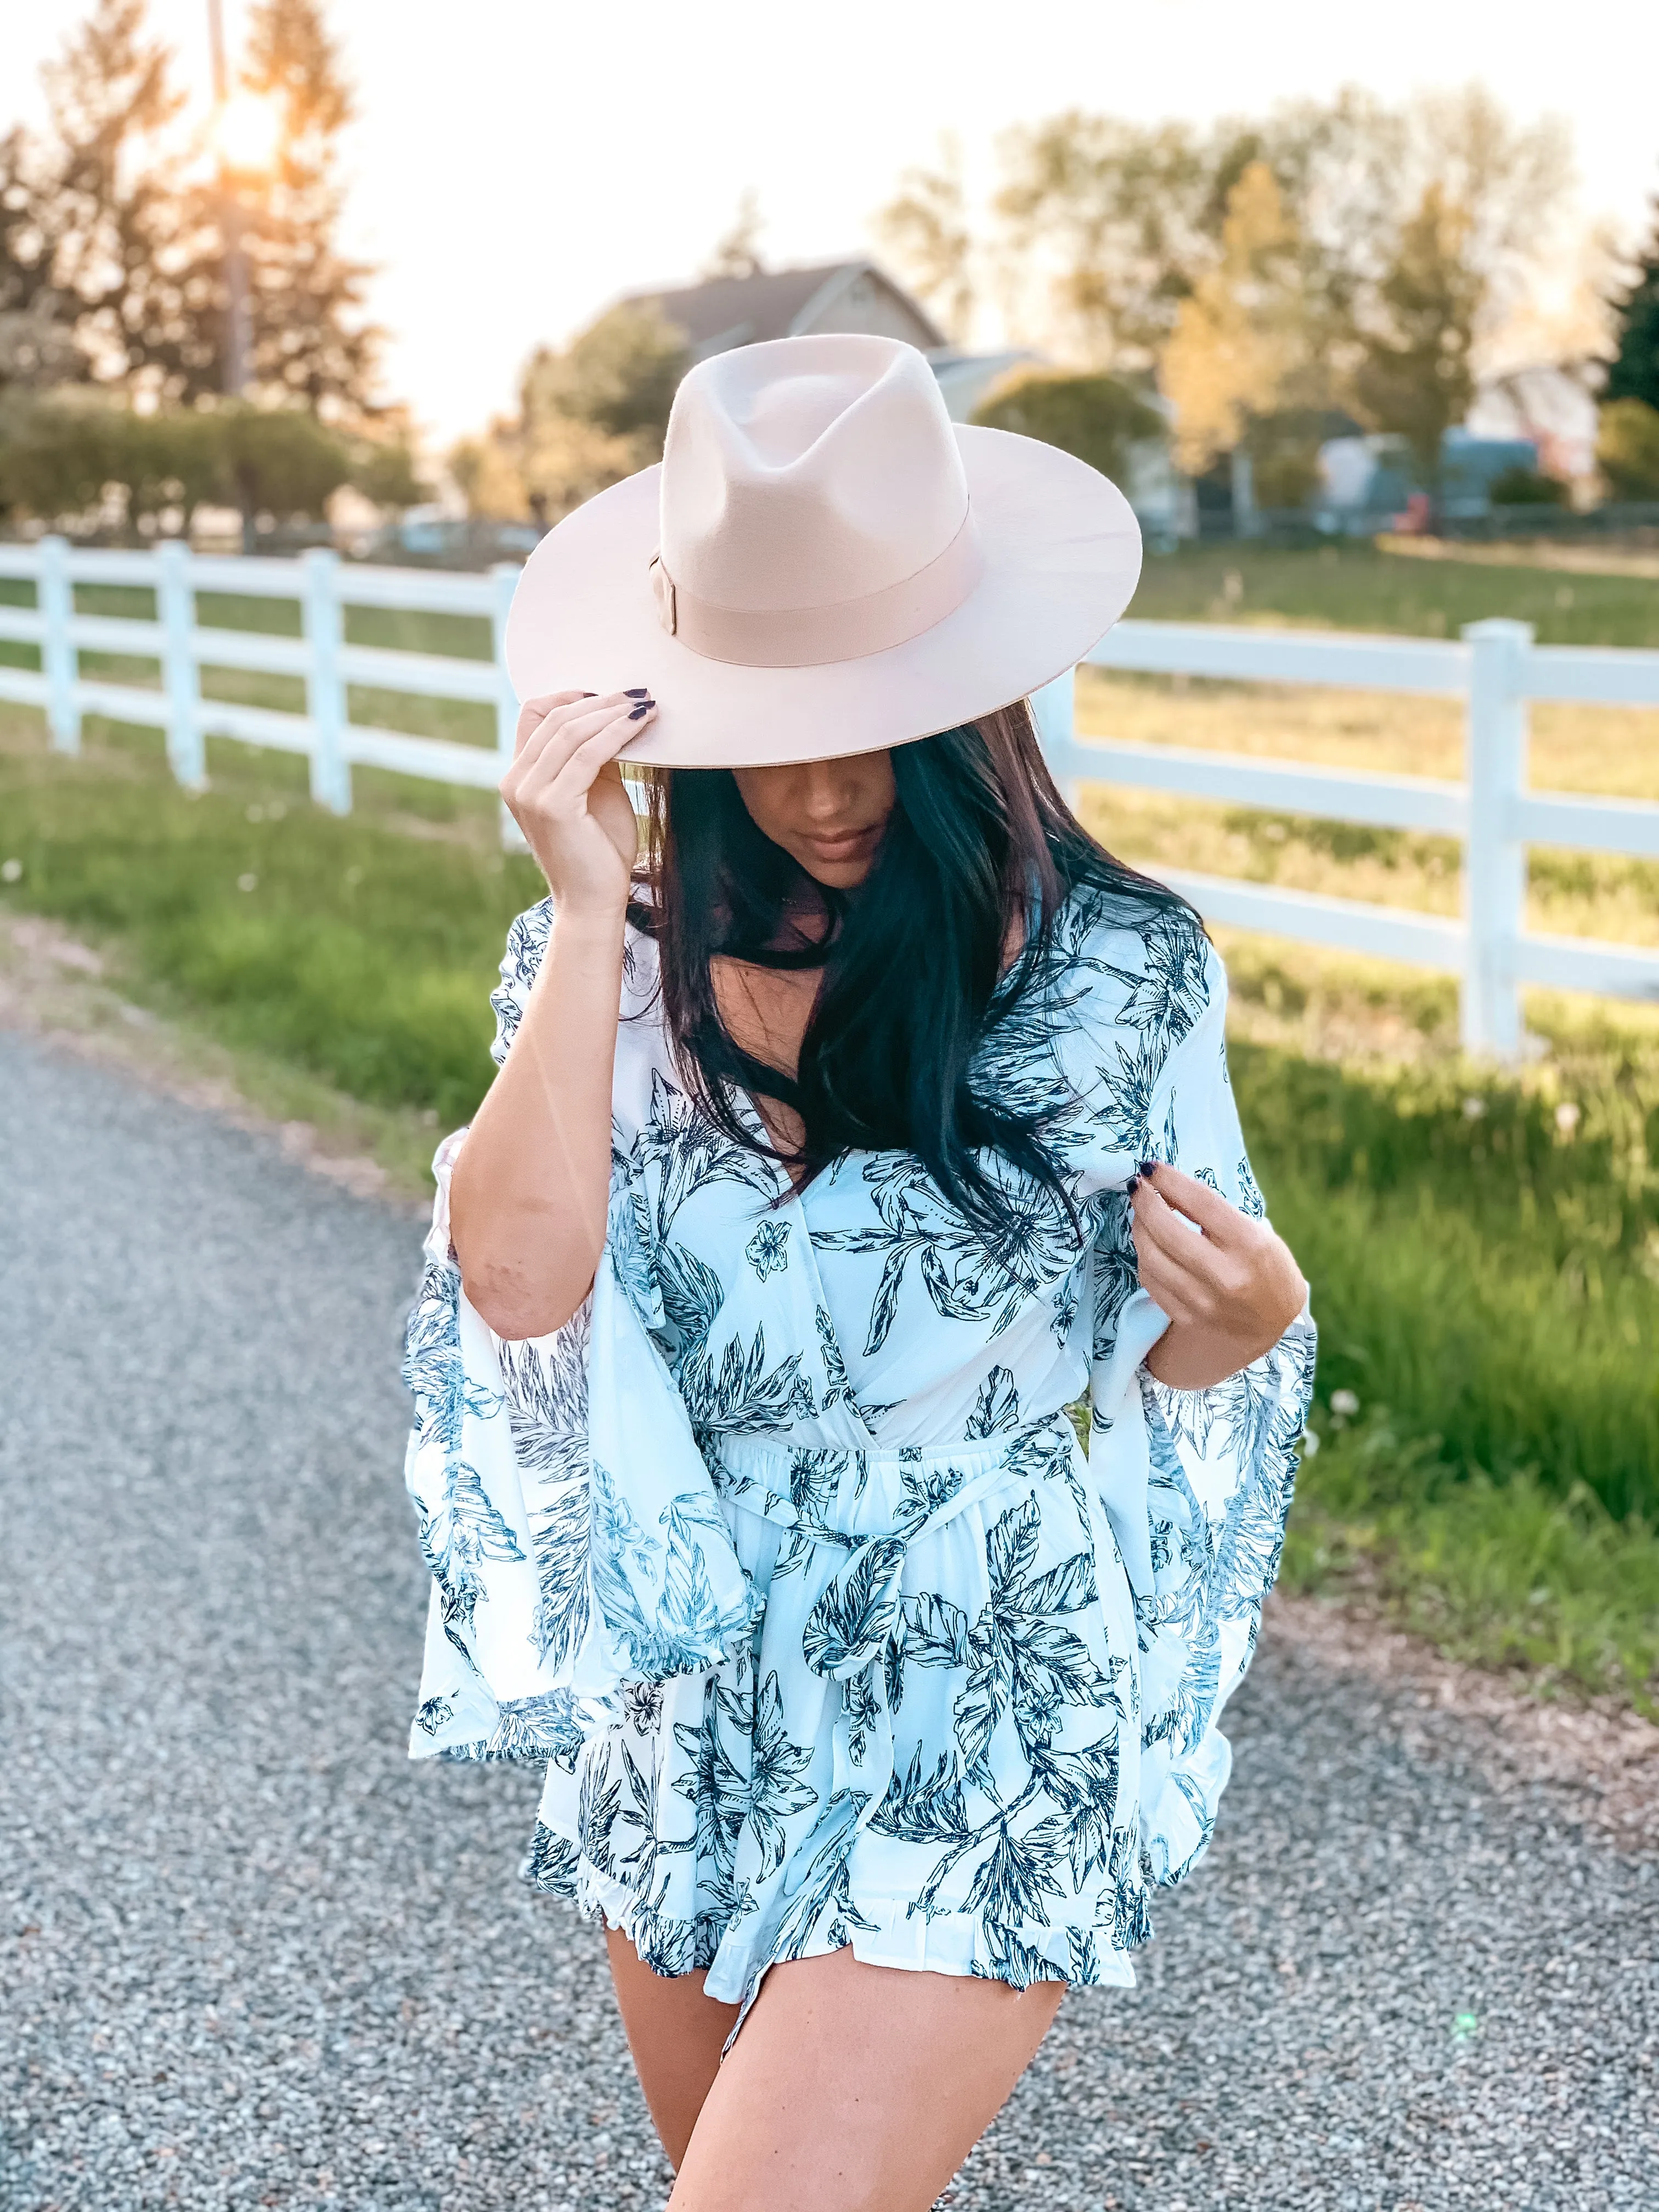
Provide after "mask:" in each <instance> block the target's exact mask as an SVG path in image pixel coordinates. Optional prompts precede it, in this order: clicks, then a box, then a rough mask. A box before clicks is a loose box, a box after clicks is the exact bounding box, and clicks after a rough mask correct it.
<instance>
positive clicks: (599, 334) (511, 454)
mask: <svg viewBox="0 0 1659 2212" xmlns="http://www.w3.org/2000/svg"><path fill="white" fill-rule="evenodd" d="M689 367H690V354H689V352H688V351H687V349H686V341H685V333H684V331H682V330H680V329H679V328H678V325H675V324H672V323H670V322H669V321H668V320H667V319H665V317H664V316H663V315H661V314H660V313H658V311H657V310H656V309H655V308H654V307H640V306H637V305H634V304H631V303H629V304H624V305H623V306H621V307H612V308H611V309H610V310H609V312H608V313H605V314H603V315H601V316H600V317H599V320H598V321H597V322H596V323H593V324H592V325H590V326H589V328H588V329H586V331H583V332H582V333H581V334H580V337H577V338H575V339H574V341H573V342H572V343H571V344H570V345H569V346H568V347H567V348H566V349H564V350H563V351H562V352H559V351H557V350H556V349H554V348H552V347H550V346H544V347H542V348H541V349H539V350H538V352H537V353H535V354H534V355H532V357H531V360H530V362H529V364H528V366H527V367H526V370H525V373H524V376H523V379H522V380H521V382H520V387H519V412H518V416H517V417H516V419H515V420H513V421H511V422H495V423H492V424H491V426H490V428H489V431H488V432H487V433H486V434H485V435H484V436H483V438H482V439H475V440H468V441H465V443H464V444H462V445H461V446H459V447H457V448H456V450H455V452H454V453H453V455H452V457H451V462H450V466H451V470H452V472H453V474H454V476H455V478H456V481H457V482H458V483H459V484H460V486H461V488H462V490H463V492H464V493H465V496H466V500H467V504H468V506H469V507H471V510H472V511H473V513H480V514H496V515H503V516H508V515H523V514H526V513H531V514H534V515H535V516H536V517H537V518H538V520H543V521H556V520H558V519H559V517H560V516H561V515H563V514H568V513H569V511H570V510H571V508H572V507H580V505H581V503H582V501H584V500H587V499H591V498H592V496H593V495H594V493H595V492H599V491H603V490H604V489H605V487H606V486H607V485H609V484H613V483H620V481H621V480H622V478H623V477H627V476H632V475H633V474H634V473H635V471H637V470H639V469H643V468H648V467H649V466H650V465H651V464H652V462H653V461H656V460H660V459H661V458H662V447H663V437H664V434H665V432H666V430H667V428H668V410H669V409H670V408H671V406H672V404H673V400H674V394H675V392H677V391H678V388H679V383H680V379H681V378H682V377H683V376H684V374H685V372H686V370H687V368H689Z"/></svg>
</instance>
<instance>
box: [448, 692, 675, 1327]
mask: <svg viewBox="0 0 1659 2212" xmlns="http://www.w3.org/2000/svg"><path fill="white" fill-rule="evenodd" d="M653 712H654V708H653V703H652V702H650V701H649V700H646V699H642V698H641V697H640V696H629V694H627V693H625V692H616V693H613V694H611V696H609V697H606V698H594V697H592V696H589V695H586V694H584V693H580V692H562V693H559V694H556V695H555V696H553V697H551V698H546V699H532V700H531V701H529V702H527V704H526V707H525V708H524V712H523V714H522V715H521V717H520V723H519V750H518V752H517V753H516V755H515V756H514V758H513V765H512V767H511V768H510V769H508V770H507V774H506V775H505V776H503V777H502V779H501V797H502V798H503V799H505V800H506V802H507V806H508V807H509V809H510V810H511V811H512V813H513V818H514V819H515V821H516V822H517V823H518V824H519V826H520V829H522V830H523V831H524V834H525V836H526V840H527V842H528V843H529V845H530V848H531V850H532V853H533V854H535V856H536V859H537V860H538V862H539V864H540V866H541V869H542V872H543V874H544V875H545V877H546V878H547V881H548V887H549V889H550V890H551V892H552V894H553V921H552V926H551V928H550V932H549V934H548V941H547V951H546V954H545V957H544V959H543V962H542V965H541V969H540V971H539V972H538V975H537V977H536V981H535V982H534V984H533V985H532V987H531V992H530V997H529V1000H528V1002H527V1003H526V1007H525V1011H524V1016H523V1018H522V1020H521V1021H520V1024H519V1028H518V1031H517V1034H516V1036H514V1038H513V1048H512V1050H511V1051H510V1052H509V1053H508V1054H507V1061H506V1064H505V1066H503V1067H502V1069H501V1073H499V1074H498V1075H497V1077H496V1078H495V1082H494V1084H493V1085H491V1087H490V1090H489V1096H488V1097H486V1098H485V1100H484V1102H483V1105H482V1106H480V1107H479V1109H478V1111H477V1115H475V1116H474V1118H473V1121H472V1126H471V1130H470V1131H469V1133H468V1135H467V1139H466V1142H465V1145H464V1146H462V1148H461V1152H460V1156H459V1158H458V1160H457V1161H456V1164H455V1171H454V1176H453V1182H452V1183H451V1186H450V1236H451V1238H452V1241H453V1244H454V1247H455V1254H456V1257H457V1259H458V1260H459V1262H460V1269H461V1279H462V1282H463V1285H465V1291H466V1295H467V1297H468V1299H469V1301H470V1302H471V1304H472V1305H473V1307H474V1308H475V1309H476V1310H477V1312H478V1313H479V1314H480V1315H482V1316H483V1319H484V1320H485V1321H486V1322H488V1323H489V1327H490V1328H493V1329H494V1330H495V1334H497V1335H498V1336H503V1337H509V1338H520V1337H529V1336H544V1335H546V1334H548V1333H549V1332H550V1330H552V1329H556V1328H562V1326H563V1325H564V1323H565V1322H567V1321H568V1320H569V1318H570V1316H571V1315H572V1314H574V1312H575V1310H576V1309H577V1307H578V1306H580V1304H581V1302H582V1300H583V1299H584V1298H585V1297H586V1295H587V1292H588V1290H589V1287H590V1286H591V1285H592V1280H593V1271H594V1269H595V1267H597V1266H598V1264H599V1254H600V1252H601V1251H602V1250H603V1249H604V1245H605V1214H606V1209H607V1205H608V1201H609V1198H610V1189H611V1078H612V1073H613V1070H614V1066H615V1061H616V1051H617V1018H618V1012H619V1009H620V1006H621V1000H622V968H623V926H624V923H623V917H624V914H625V911H626V908H627V902H628V893H629V884H630V882H631V879H632V874H633V867H634V860H635V853H636V851H637V848H638V834H637V831H636V829H635V820H634V807H633V802H632V800H631V799H629V796H628V793H627V791H626V789H625V788H624V787H623V780H622V773H621V770H620V769H618V768H617V764H616V758H615V756H616V754H617V751H618V750H619V749H620V748H621V746H622V745H623V744H625V743H626V742H627V740H628V739H629V738H631V737H635V736H636V735H637V734H638V732H639V731H640V730H641V728H642V727H643V726H644V725H645V724H646V723H647V721H648V720H650V719H651V716H652V714H653Z"/></svg>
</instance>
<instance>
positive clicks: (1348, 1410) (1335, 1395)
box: [1331, 1390, 1359, 1421]
mask: <svg viewBox="0 0 1659 2212" xmlns="http://www.w3.org/2000/svg"><path fill="white" fill-rule="evenodd" d="M1331 1411H1332V1413H1335V1414H1337V1415H1338V1416H1339V1417H1340V1419H1342V1420H1345V1421H1350V1420H1352V1419H1353V1417H1354V1415H1355V1414H1356V1413H1358V1411H1359V1401H1358V1398H1357V1397H1356V1396H1355V1395H1354V1393H1353V1392H1352V1390H1333V1391H1332V1393H1331Z"/></svg>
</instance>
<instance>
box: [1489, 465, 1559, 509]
mask: <svg viewBox="0 0 1659 2212" xmlns="http://www.w3.org/2000/svg"><path fill="white" fill-rule="evenodd" d="M1490 496H1491V499H1492V505H1493V506H1494V507H1563V506H1565V504H1566V497H1567V488H1566V486H1565V484H1564V483H1561V481H1560V480H1559V477H1547V476H1541V475H1540V473H1539V472H1538V471H1537V470H1536V469H1522V468H1515V469H1505V470H1504V471H1503V473H1502V474H1501V475H1500V476H1496V477H1493V478H1492V491H1491V494H1490Z"/></svg>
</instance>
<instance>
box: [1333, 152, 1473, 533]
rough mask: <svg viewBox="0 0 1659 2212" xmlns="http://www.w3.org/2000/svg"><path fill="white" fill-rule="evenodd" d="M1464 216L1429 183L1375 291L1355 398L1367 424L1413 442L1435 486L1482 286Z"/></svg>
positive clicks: (1464, 398)
mask: <svg viewBox="0 0 1659 2212" xmlns="http://www.w3.org/2000/svg"><path fill="white" fill-rule="evenodd" d="M1469 234H1470V219H1469V216H1468V214H1467V212H1466V211H1465V210H1463V209H1462V208H1461V207H1459V206H1457V205H1456V204H1454V203H1452V202H1451V201H1449V199H1448V198H1447V197H1446V194H1445V192H1444V191H1443V188H1442V187H1441V186H1440V185H1437V184H1433V185H1429V186H1428V188H1427V189H1426V190H1425V192H1424V194H1423V197H1422V200H1421V202H1420V204H1419V207H1418V209H1417V212H1416V213H1415V214H1414V215H1413V217H1412V218H1411V220H1410V221H1409V222H1407V224H1406V226H1405V228H1404V229H1403V230H1402V231H1401V236H1400V243H1399V246H1398V247H1397V249H1396V251H1395V258H1394V260H1393V262H1392V264H1390V266H1389V269H1388V270H1386V271H1385V272H1384V274H1383V278H1382V281H1381V282H1380V283H1378V285H1377V286H1376V298H1375V303H1374V306H1373V307H1372V309H1371V321H1370V329H1369V331H1368V332H1367V334H1366V350H1365V357H1364V360H1363V361H1362V362H1361V363H1360V365H1359V368H1358V374H1357V375H1356V376H1355V379H1354V392H1355V397H1356V398H1357V400H1358V404H1359V406H1360V408H1361V409H1362V410H1363V411H1364V413H1365V414H1366V415H1367V416H1368V417H1369V419H1370V422H1371V424H1372V426H1373V428H1376V429H1378V430H1392V431H1395V432H1396V433H1397V434H1398V435H1401V437H1403V438H1404V439H1405V440H1406V441H1407V444H1408V445H1409V446H1410V447H1411V452H1412V457H1413V460H1414V461H1415V463H1416V465H1417V468H1418V471H1419V475H1420V477H1421V480H1422V482H1423V483H1424V484H1425V486H1427V487H1428V488H1429V489H1431V490H1432V489H1436V488H1437V486H1438V484H1439V482H1440V452H1441V442H1442V441H1443V438H1444V436H1445V434H1446V432H1447V431H1448V429H1449V428H1451V426H1452V424H1453V423H1455V422H1462V419H1463V416H1464V415H1465V414H1466V413H1467V412H1468V405H1469V402H1470V400H1471V399H1472V398H1474V364H1473V362H1472V360H1471V354H1472V351H1473V347H1474V335H1475V324H1476V319H1477V317H1478V315H1479V313H1480V307H1481V304H1482V300H1483V296H1484V292H1485V285H1484V283H1483V280H1482V278H1481V277H1480V275H1479V273H1478V272H1477V271H1476V270H1474V269H1473V268H1472V267H1471V266H1470V264H1469V258H1468V240H1469Z"/></svg>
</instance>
